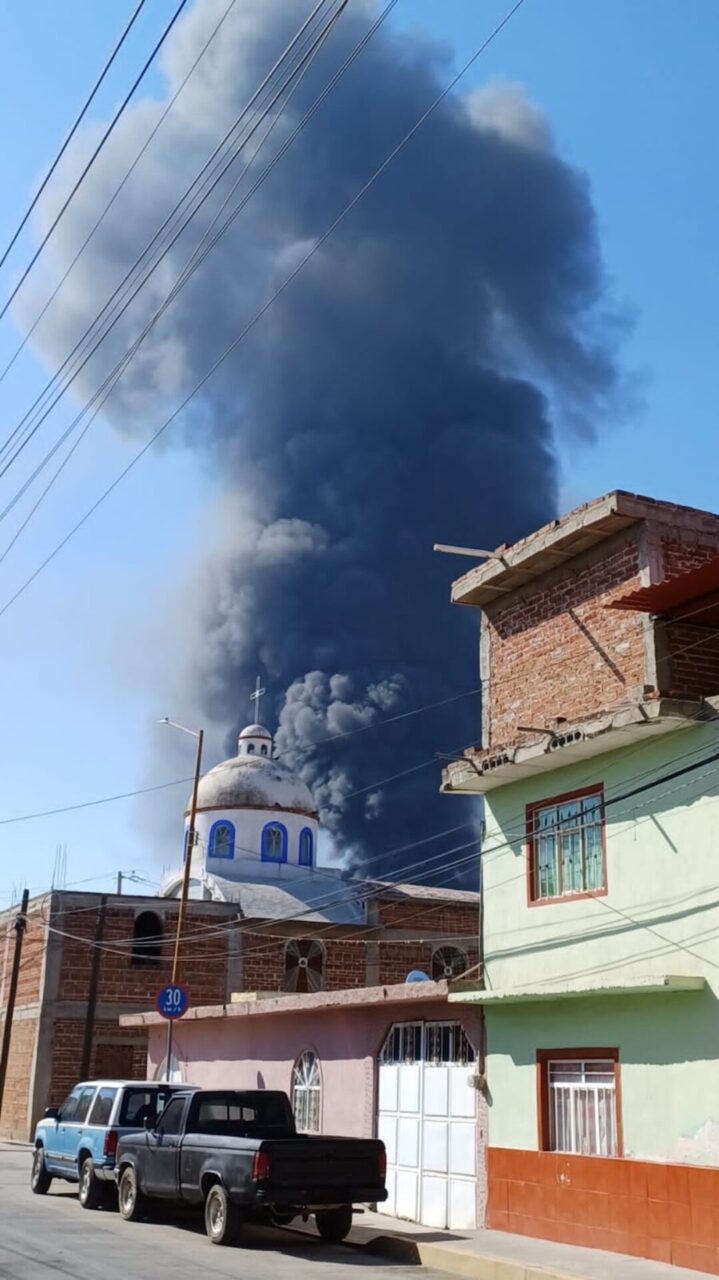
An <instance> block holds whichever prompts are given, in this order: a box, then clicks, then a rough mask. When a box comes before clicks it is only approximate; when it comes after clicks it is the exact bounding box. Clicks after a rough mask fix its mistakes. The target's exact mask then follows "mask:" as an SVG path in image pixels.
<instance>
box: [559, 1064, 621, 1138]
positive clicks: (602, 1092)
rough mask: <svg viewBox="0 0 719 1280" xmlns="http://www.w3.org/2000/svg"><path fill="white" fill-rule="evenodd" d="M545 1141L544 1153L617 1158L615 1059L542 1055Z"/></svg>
mask: <svg viewBox="0 0 719 1280" xmlns="http://www.w3.org/2000/svg"><path fill="white" fill-rule="evenodd" d="M541 1069H542V1071H543V1073H544V1079H543V1082H542V1083H543V1093H544V1098H545V1116H544V1127H545V1133H544V1135H543V1136H544V1141H543V1144H542V1145H543V1147H544V1149H545V1150H547V1151H565V1152H568V1153H570V1154H572V1155H582V1156H616V1155H619V1154H620V1153H619V1149H618V1148H619V1143H618V1122H617V1085H616V1071H617V1064H616V1060H615V1059H614V1058H556V1059H554V1058H552V1057H551V1056H549V1055H548V1054H547V1056H546V1057H545V1056H544V1055H543V1061H542V1063H541Z"/></svg>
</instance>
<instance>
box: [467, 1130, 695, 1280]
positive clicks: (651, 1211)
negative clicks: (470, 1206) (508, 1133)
mask: <svg viewBox="0 0 719 1280" xmlns="http://www.w3.org/2000/svg"><path fill="white" fill-rule="evenodd" d="M487 1159H488V1174H489V1199H488V1204H487V1226H488V1227H491V1228H492V1229H493V1230H495V1231H512V1232H515V1233H516V1234H518V1235H524V1236H539V1237H541V1238H542V1239H544V1240H557V1241H561V1242H562V1243H564V1244H578V1245H588V1246H589V1247H590V1248H594V1249H609V1250H611V1251H612V1252H614V1253H629V1254H633V1255H634V1256H635V1257H639V1258H653V1259H655V1260H656V1261H658V1262H671V1263H674V1265H675V1266H678V1267H694V1268H695V1270H697V1271H707V1272H709V1273H710V1274H712V1275H719V1169H707V1168H702V1167H700V1166H698V1165H677V1164H654V1163H650V1162H648V1161H641V1160H605V1159H603V1158H602V1157H599V1156H566V1155H556V1154H554V1153H553V1152H549V1151H512V1150H508V1149H507V1148H501V1147H490V1148H489V1150H488V1152H487Z"/></svg>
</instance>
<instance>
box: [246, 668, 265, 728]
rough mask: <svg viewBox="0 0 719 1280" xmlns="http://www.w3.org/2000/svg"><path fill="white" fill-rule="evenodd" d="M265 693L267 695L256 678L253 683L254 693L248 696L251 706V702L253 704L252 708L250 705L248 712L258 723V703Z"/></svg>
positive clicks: (258, 678)
mask: <svg viewBox="0 0 719 1280" xmlns="http://www.w3.org/2000/svg"><path fill="white" fill-rule="evenodd" d="M266 693H267V690H266V689H263V688H262V681H261V680H260V677H259V676H258V677H257V679H256V681H255V691H254V693H251V694H250V704H252V703H253V702H254V704H255V705H254V707H253V706H252V705H250V711H251V713H252V714H253V715H254V717H255V720H257V721H258V722H259V719H260V702H261V701H262V698H263V697H264V695H265V694H266Z"/></svg>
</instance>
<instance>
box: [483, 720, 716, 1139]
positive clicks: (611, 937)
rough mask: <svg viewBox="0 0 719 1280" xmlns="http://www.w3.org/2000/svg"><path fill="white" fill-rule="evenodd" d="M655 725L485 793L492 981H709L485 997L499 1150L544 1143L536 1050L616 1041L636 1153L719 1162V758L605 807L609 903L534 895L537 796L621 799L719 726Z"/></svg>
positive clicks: (679, 762)
mask: <svg viewBox="0 0 719 1280" xmlns="http://www.w3.org/2000/svg"><path fill="white" fill-rule="evenodd" d="M650 732H651V731H648V741H647V743H646V744H644V743H642V744H641V745H640V746H632V747H629V748H626V749H623V750H616V751H613V752H607V753H605V754H603V755H600V756H598V757H596V758H595V759H593V760H585V761H583V762H582V763H581V764H577V765H573V766H570V767H568V768H566V767H565V768H563V769H556V770H554V771H553V772H551V773H547V774H544V775H541V776H538V777H536V778H535V779H533V780H532V781H531V782H522V783H516V784H513V785H511V786H506V787H502V788H500V789H498V790H496V791H492V792H490V793H489V795H488V796H487V798H486V820H487V832H486V839H485V842H484V854H483V870H484V889H485V952H486V960H487V985H488V986H489V987H490V988H492V989H494V990H497V989H501V990H503V991H506V990H508V989H510V990H512V991H519V990H521V989H522V988H525V987H536V986H537V985H539V986H543V985H547V986H555V987H560V988H561V987H565V988H566V987H567V986H573V987H575V988H581V987H582V985H583V984H584V983H585V982H596V981H597V980H601V979H603V978H607V979H614V980H616V981H618V982H627V981H631V978H632V977H633V976H639V975H648V974H659V973H661V974H675V975H697V974H699V975H702V976H704V978H705V979H706V983H707V987H706V989H705V990H704V991H702V992H674V993H662V994H659V995H657V994H653V995H649V994H644V995H627V996H621V995H619V996H612V997H607V996H593V997H572V998H564V999H562V1000H556V999H555V1000H551V999H550V1000H542V1001H538V1002H531V1003H522V1004H508V1005H506V1006H502V1007H501V1008H500V1007H492V1006H488V1008H487V1035H488V1063H487V1066H488V1082H489V1089H490V1094H491V1105H490V1130H489V1133H490V1143H491V1145H492V1146H508V1147H519V1148H533V1149H536V1146H537V1116H536V1065H535V1064H536V1051H537V1049H539V1048H560V1047H568V1048H570V1047H572V1048H573V1047H576V1048H579V1047H582V1046H588V1047H594V1046H597V1047H600V1046H606V1047H612V1048H614V1047H616V1048H618V1049H619V1055H620V1064H621V1081H622V1119H623V1128H624V1146H625V1153H626V1154H627V1155H631V1156H635V1157H637V1158H647V1159H671V1160H675V1159H678V1160H684V1159H686V1160H691V1161H692V1162H694V1161H698V1162H703V1163H712V1164H719V1008H718V1007H717V995H719V803H718V799H717V792H719V765H717V764H716V763H712V764H707V765H706V766H702V767H701V768H700V769H698V770H696V771H694V772H692V773H689V774H686V775H685V776H682V777H679V778H677V779H675V780H673V781H670V782H666V783H662V784H661V785H660V786H659V787H656V788H653V789H651V790H648V791H645V792H643V793H642V794H640V795H638V796H634V797H632V798H628V799H626V800H623V801H621V802H620V803H617V804H610V805H609V806H608V808H607V812H606V820H607V830H606V852H607V887H608V892H607V894H606V896H605V897H597V898H585V899H578V900H575V901H566V902H559V903H556V904H550V905H538V906H529V905H528V903H527V888H526V851H525V818H524V814H525V806H526V805H527V804H528V803H530V802H534V801H537V800H541V799H544V798H546V799H548V800H549V799H551V798H552V797H554V796H557V795H560V794H563V793H565V792H569V791H574V790H576V789H579V788H581V787H585V786H589V785H591V784H593V783H595V782H603V783H604V788H605V796H606V798H608V799H611V798H612V797H613V796H615V795H617V796H619V795H622V794H623V793H624V792H625V791H627V790H630V789H632V788H634V787H636V786H639V785H641V784H643V783H644V782H646V781H648V780H650V779H652V778H657V777H660V776H661V775H663V774H664V773H668V772H671V771H673V770H674V769H680V768H683V767H685V766H686V765H687V764H691V763H693V762H694V761H695V760H697V759H701V758H702V756H703V754H705V753H706V754H709V753H711V751H712V750H719V732H718V731H717V726H715V725H711V724H709V725H705V726H700V727H691V728H689V729H682V730H678V731H676V732H672V733H669V734H667V735H665V736H663V737H661V738H657V739H654V740H652V739H651V738H649V733H650ZM505 844H508V847H506V848H505V847H503V846H504V845H505Z"/></svg>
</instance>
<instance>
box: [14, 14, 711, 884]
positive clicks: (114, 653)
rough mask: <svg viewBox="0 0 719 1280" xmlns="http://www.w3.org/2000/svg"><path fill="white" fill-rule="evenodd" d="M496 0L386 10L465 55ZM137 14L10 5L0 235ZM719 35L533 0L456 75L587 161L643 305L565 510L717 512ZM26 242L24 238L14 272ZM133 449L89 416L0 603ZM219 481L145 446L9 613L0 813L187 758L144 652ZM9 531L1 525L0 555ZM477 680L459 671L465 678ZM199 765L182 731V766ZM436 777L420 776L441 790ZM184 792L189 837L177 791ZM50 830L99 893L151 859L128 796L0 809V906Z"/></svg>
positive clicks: (573, 476) (145, 780) (121, 84)
mask: <svg viewBox="0 0 719 1280" xmlns="http://www.w3.org/2000/svg"><path fill="white" fill-rule="evenodd" d="M174 7H175V0H172V2H170V0H152V4H151V5H149V6H148V10H149V12H148V14H146V15H143V19H142V21H141V22H140V23H138V27H137V30H136V32H135V33H134V35H133V37H132V39H131V40H130V41H129V42H128V45H127V47H126V49H125V50H124V51H123V56H122V58H121V60H120V61H119V64H118V66H117V68H116V73H115V74H113V76H112V77H111V79H110V82H109V83H108V84H107V85H106V86H105V87H104V89H103V92H102V93H101V95H100V97H99V101H98V103H97V115H99V116H101V117H102V118H107V116H108V115H109V114H110V113H111V111H112V109H113V107H114V106H115V104H116V103H117V101H118V99H119V97H120V95H121V93H122V92H123V91H124V88H125V86H126V85H127V83H128V81H129V78H130V76H131V75H132V74H134V72H135V70H136V69H137V67H138V66H139V65H140V63H141V61H142V60H143V58H144V56H145V53H146V51H147V50H148V49H149V47H150V46H151V44H152V43H153V42H154V39H156V37H157V34H158V33H159V31H160V30H161V29H162V27H163V25H164V23H165V22H166V20H167V18H168V16H169V15H170V13H171V12H172V10H173V9H174ZM505 8H506V5H505V4H500V3H497V0H483V2H482V3H477V0H446V3H444V4H437V3H436V0H400V2H399V4H398V5H397V8H396V10H395V13H394V16H393V20H394V22H395V25H396V26H397V27H398V28H400V29H405V30H406V29H412V28H418V29H421V30H424V31H426V32H428V33H429V34H431V35H432V36H433V37H434V38H436V39H440V40H442V41H444V42H445V43H447V44H448V45H449V46H450V47H451V49H452V51H453V56H454V59H455V62H456V64H457V65H461V63H462V62H463V61H464V60H465V59H466V58H467V57H468V56H469V54H470V53H471V51H472V50H473V48H474V47H475V46H476V45H477V44H479V43H480V41H481V39H482V38H483V36H484V35H485V34H486V33H487V32H488V31H489V30H490V29H491V28H492V26H493V25H494V23H495V22H496V20H497V19H498V17H499V16H500V15H501V14H502V13H503V12H504V9H505ZM129 9H130V5H129V2H126V0H122V2H121V0H106V3H104V4H102V5H98V4H97V3H96V0H66V3H64V4H62V5H59V4H57V0H33V4H32V5H11V6H6V7H5V10H4V12H3V15H2V18H0V36H1V38H0V83H1V84H2V85H3V90H4V92H3V108H2V111H0V154H1V155H2V158H3V182H2V184H1V187H0V242H2V243H3V244H4V243H5V242H6V241H7V239H8V237H9V234H10V233H11V232H12V230H13V229H14V227H15V225H16V223H17V221H18V218H19V216H20V215H21V213H22V212H23V211H24V208H25V205H26V203H27V199H28V195H29V193H30V192H31V190H32V188H33V184H34V183H35V182H36V180H37V177H38V175H39V174H41V173H42V172H43V171H44V169H45V168H46V166H47V165H48V163H49V162H50V160H51V159H52V157H53V156H54V154H55V151H56V149H57V147H58V145H59V142H60V141H61V139H62V137H63V136H64V132H65V131H66V129H67V127H68V126H69V123H70V122H71V120H72V119H73V118H74V115H75V113H76V111H77V109H78V106H79V104H80V102H81V101H82V99H83V98H84V96H85V94H86V92H87V89H88V87H89V84H90V83H91V81H92V79H93V78H94V76H95V75H96V74H97V70H98V69H99V67H100V66H101V65H102V63H103V62H104V59H105V57H106V55H107V52H108V50H109V48H110V47H111V45H112V43H113V42H114V40H115V38H116V36H117V33H118V31H119V30H120V29H121V27H122V25H123V24H124V21H125V20H126V17H127V14H128V12H129ZM718 42H719V8H717V6H716V4H715V3H714V0H694V2H693V3H692V5H691V6H690V7H689V8H687V7H686V6H680V5H679V3H678V0H633V2H632V4H631V5H627V4H626V3H625V0H583V3H582V4H581V5H578V4H577V3H576V0H526V3H525V4H524V6H523V8H522V10H521V11H520V12H519V13H518V14H517V16H516V18H515V19H514V20H513V21H512V23H511V24H510V25H509V26H508V27H507V29H506V30H505V32H504V33H503V34H502V35H501V37H500V38H499V39H498V40H497V41H496V42H495V43H494V44H493V45H492V47H491V49H490V50H489V51H488V52H487V54H486V55H485V56H484V57H483V58H482V59H481V60H480V61H479V62H478V63H477V64H476V66H475V67H474V68H473V70H472V72H471V73H470V75H469V76H468V77H467V80H466V82H465V83H466V84H467V86H471V85H472V84H478V83H483V82H484V81H486V80H487V79H489V78H491V77H493V76H494V77H496V76H499V77H503V78H506V79H510V80H514V81H519V82H521V83H522V84H523V85H524V86H525V87H526V89H527V91H528V92H529V94H530V96H531V97H532V98H533V99H534V100H535V102H536V103H537V104H538V106H539V107H540V108H541V109H542V111H543V112H544V113H545V115H546V117H547V119H548V122H549V124H550V127H551V129H552V131H553V133H554V136H555V138H556V140H557V143H558V146H559V149H560V151H561V153H562V154H563V155H564V156H565V157H566V158H568V159H569V160H571V161H572V162H573V163H574V164H576V165H578V166H579V167H581V168H582V169H583V170H584V171H585V172H586V173H587V175H588V178H589V181H590V183H591V189H592V194H593V199H594V204H595V207H596V210H597V216H598V222H599V230H600V235H601V240H602V245H603V252H604V258H605V263H606V269H607V274H608V277H609V280H610V282H611V289H612V293H613V296H614V298H615V300H616V301H617V302H618V304H619V305H620V306H621V307H623V308H625V309H626V311H627V313H628V314H629V315H631V317H632V327H631V329H630V331H629V333H628V334H627V336H626V338H625V340H624V344H623V357H622V363H623V367H624V369H625V370H626V372H627V375H628V376H629V377H631V378H633V379H635V380H636V386H637V394H636V397H635V401H634V408H633V409H632V411H631V414H630V415H627V416H626V417H625V419H624V420H622V421H617V422H616V423H615V424H610V425H609V426H605V427H603V429H602V433H601V438H600V440H599V442H598V443H595V444H588V443H586V442H585V443H582V442H579V441H576V440H570V439H568V438H567V439H562V440H560V441H559V442H558V448H559V454H560V458H561V464H562V485H563V505H564V506H571V505H574V504H575V503H576V502H580V501H583V500H584V499H586V498H589V497H591V496H593V495H595V494H597V493H600V492H603V491H605V490H608V489H612V488H617V487H621V488H626V489H630V490H635V491H639V492H644V493H650V494H653V495H655V496H657V497H662V498H668V499H673V500H676V501H681V502H685V503H691V504H695V505H698V506H704V507H708V508H712V507H716V506H717V500H716V497H715V459H716V446H715V440H716V425H715V416H716V408H715V406H716V405H717V403H718V402H719V362H718V361H717V359H716V347H717V320H716V303H715V288H714V282H715V281H716V279H717V275H718V268H719V237H718V236H717V231H716V228H717V225H719V219H718V217H717V215H718V213H719V209H718V208H717V206H718V204H719V177H718V176H717V173H716V166H715V164H714V158H713V150H714V148H713V145H710V141H709V140H710V139H711V142H712V143H713V133H714V128H713V121H714V119H715V116H716V94H717V90H716V85H715V66H714V54H715V51H716V48H717V44H718ZM161 89H162V85H161V82H160V80H159V79H158V78H157V76H156V77H155V78H154V79H152V78H151V79H150V80H149V81H148V83H147V91H149V92H154V93H160V92H161ZM31 247H32V240H31V238H25V239H24V240H23V242H22V243H21V245H20V246H19V247H18V251H17V253H16V255H15V257H14V258H13V269H17V268H19V266H20V265H21V264H22V263H23V262H24V261H25V260H26V259H27V255H28V254H29V252H30V251H31ZM11 280H12V270H11V272H10V273H8V272H7V271H6V272H5V273H3V274H2V275H1V276H0V281H1V282H2V285H1V287H2V293H3V296H4V294H5V291H6V290H7V288H8V285H9V283H10V282H11ZM17 341H18V334H17V331H16V330H15V329H14V328H13V325H12V323H11V322H9V321H8V320H7V319H6V320H5V321H3V322H0V361H2V366H3V367H4V364H5V361H6V360H7V359H8V358H9V356H10V355H11V354H12V352H13V350H14V347H15V345H16V344H17ZM43 372H44V371H43V370H42V369H41V368H40V366H39V365H38V363H37V362H36V360H35V359H34V357H33V356H32V355H31V354H27V353H26V354H24V355H23V357H22V358H21V359H20V360H19V361H18V362H17V365H16V366H15V367H14V369H13V370H12V372H11V374H9V375H8V376H7V378H6V379H5V380H4V382H3V383H2V384H0V406H1V411H2V421H3V424H5V425H4V427H3V434H4V433H5V431H6V430H7V428H8V426H10V425H12V424H13V422H14V421H15V420H16V419H17V417H18V416H19V415H20V413H21V412H23V411H24V410H25V408H26V407H27V406H28V404H29V402H30V401H31V400H32V398H33V397H34V395H35V394H36V393H37V391H38V390H39V389H40V387H41V385H42V378H43ZM129 457H130V446H129V445H128V444H127V443H126V442H124V441H122V440H120V439H119V438H118V437H117V435H116V434H115V433H113V432H111V431H109V430H107V429H106V428H104V426H103V424H102V423H98V424H97V427H96V428H95V429H93V431H91V433H90V435H89V436H88V439H87V442H86V444H85V445H84V446H83V448H82V450H81V451H80V453H79V455H78V457H77V459H76V464H75V465H74V466H73V468H72V469H69V470H68V473H67V476H66V477H65V478H64V480H63V483H62V484H61V485H58V487H57V491H56V492H55V493H54V494H53V497H52V500H50V501H48V502H47V504H46V505H45V506H44V508H43V510H42V514H41V515H40V516H39V518H38V519H37V521H35V522H34V523H33V525H32V527H31V529H30V530H29V531H28V536H27V538H26V539H24V540H23V541H22V542H21V543H19V545H18V547H17V549H16V551H15V552H13V553H11V554H10V555H9V556H8V558H7V560H6V561H5V562H3V563H1V564H0V607H2V604H3V603H4V601H5V600H6V599H7V598H8V597H9V596H10V595H12V593H13V591H14V590H15V588H16V587H17V586H18V585H19V584H20V583H21V582H22V581H23V580H24V578H25V577H26V576H27V575H28V573H29V572H31V571H32V570H33V569H34V568H35V566H36V565H37V563H38V562H39V561H40V560H42V559H43V558H44V556H45V555H46V554H47V552H48V550H49V549H50V548H51V547H52V545H54V542H55V541H56V540H57V538H58V537H59V536H61V535H62V533H64V531H65V530H66V528H67V526H68V525H69V523H71V522H72V520H73V519H74V518H77V515H79V514H81V512H82V511H84V509H85V507H86V506H88V505H89V504H90V503H91V502H92V501H93V500H94V498H95V497H96V496H97V495H98V493H99V492H100V490H101V489H102V487H103V486H104V484H106V483H108V482H109V480H111V479H112V478H113V477H114V475H115V473H116V472H117V471H118V470H119V469H120V468H121V466H122V465H124V463H125V462H126V461H127V460H129ZM3 492H4V491H3ZM0 496H2V494H1V493H0ZM212 497H213V494H212V491H211V489H210V487H209V484H208V481H207V480H206V478H205V477H203V475H202V474H198V472H197V469H196V466H195V464H194V463H193V461H192V460H191V459H188V458H187V457H186V456H183V455H182V454H180V453H174V452H163V453H160V454H158V456H152V455H150V456H148V457H147V458H146V459H145V460H144V462H143V463H142V465H141V466H140V467H139V468H138V469H137V470H136V471H135V472H134V473H133V475H132V476H131V477H130V478H129V479H128V481H127V482H126V483H125V484H124V485H123V486H122V488H121V489H120V490H119V491H118V493H117V494H116V495H115V496H113V497H112V498H111V499H110V500H109V501H108V502H107V503H106V504H105V505H104V507H103V508H102V509H101V510H100V511H99V512H98V514H97V515H96V516H95V517H94V518H93V520H92V521H90V522H89V523H88V525H87V526H86V528H85V529H84V530H83V531H82V532H81V533H80V534H79V535H78V537H77V538H76V539H75V540H74V541H73V542H72V544H71V545H70V546H69V547H68V548H67V550H66V551H65V552H63V553H62V554H61V555H60V556H59V557H58V558H57V560H56V561H55V562H54V563H53V564H52V565H51V566H50V567H49V568H48V569H47V570H46V571H45V572H44V573H43V574H42V575H41V577H40V578H39V579H38V581H37V582H36V583H35V584H33V586H32V587H30V588H29V590H28V591H27V592H26V593H25V594H24V595H23V597H22V598H21V599H20V600H18V601H17V602H16V604H15V605H14V606H13V607H12V608H11V609H10V610H9V611H8V612H7V613H6V614H5V615H4V616H2V617H0V652H1V654H2V673H3V696H2V708H3V734H2V749H1V750H2V776H3V781H4V786H3V788H2V792H1V798H0V820H2V819H7V818H12V817H14V816H17V815H22V814H26V813H32V812H35V811H37V810H42V809H50V808H55V807H59V806H62V805H65V804H72V803H75V802H80V801H85V800H91V799H94V798H95V797H101V796H106V795H112V794H115V793H117V792H124V791H129V790H132V789H133V788H135V787H143V786H151V785H153V784H155V783H161V782H165V781H168V780H169V779H171V778H175V777H177V776H181V773H182V772H183V771H185V770H183V768H182V759H183V757H182V746H183V742H184V740H183V741H181V742H180V743H179V744H173V745H172V747H171V748H170V746H169V745H168V756H167V766H166V768H165V769H164V771H162V772H159V770H160V765H159V764H158V762H157V757H153V759H154V761H155V762H154V764H153V765H152V771H151V772H150V766H149V765H148V759H149V756H148V752H147V742H148V734H151V733H153V732H156V733H158V734H162V733H163V732H165V731H163V730H162V729H160V728H157V727H154V722H155V721H156V720H157V719H158V717H160V716H163V715H165V714H169V715H178V714H180V709H178V708H176V707H167V706H165V705H164V703H163V702H161V701H159V695H158V692H157V688H156V687H155V677H156V675H157V673H158V671H159V668H160V665H161V663H162V653H161V652H153V651H152V648H153V639H152V637H153V634H157V631H156V628H155V625H154V624H155V623H156V622H157V620H158V619H160V620H161V618H162V615H163V611H165V610H168V609H169V608H170V607H171V604H172V602H173V601H174V599H175V593H176V591H177V588H178V583H179V574H178V566H179V565H182V564H184V563H185V562H186V560H187V558H188V557H190V556H191V555H192V554H193V550H194V549H195V548H196V546H197V545H198V541H199V542H200V543H201V541H202V529H203V525H204V522H206V521H207V519H208V513H209V511H210V508H211V502H212ZM428 541H429V542H431V541H432V531H428ZM4 545H5V543H4V541H3V540H2V539H0V555H1V554H2V550H3V548H4ZM188 603H189V604H190V605H191V602H188ZM474 674H475V673H474V672H467V681H466V687H467V688H469V687H470V686H471V684H472V683H473V680H474ZM191 758H192V743H191V741H190V739H187V768H186V772H187V773H189V772H190V771H191ZM211 763H214V761H211ZM178 768H179V769H180V774H178ZM434 782H435V780H433V779H430V777H429V776H428V779H427V785H434ZM177 796H178V836H179V833H180V809H181V805H182V800H183V798H184V790H183V788H182V787H180V788H179V790H178V792H177ZM396 803H401V783H399V784H397V793H396ZM58 844H66V845H67V851H68V881H70V882H75V881H80V880H85V879H86V878H87V879H90V878H92V882H91V883H90V884H89V885H88V887H95V888H104V887H110V886H111V884H112V882H113V880H114V875H115V873H116V871H117V870H118V869H121V868H122V869H125V870H129V869H131V868H137V869H141V870H142V869H144V872H145V874H147V875H148V876H149V877H150V878H157V876H158V875H159V869H160V868H159V864H158V861H157V860H156V859H155V858H154V857H153V853H152V849H151V848H150V847H149V842H148V841H147V839H143V833H142V830H141V828H140V826H139V825H138V821H137V809H136V806H135V805H134V804H133V802H131V801H126V802H119V803H115V804H111V805H106V806H101V807H98V808H90V809H87V810H84V811H80V812H75V813H67V814H64V815H59V816H53V817H48V818H43V819H40V820H35V821H31V822H19V823H12V824H6V825H0V854H1V859H2V860H1V862H0V895H2V896H0V905H2V904H3V903H5V902H7V901H9V899H10V895H11V893H12V891H13V887H14V886H20V885H21V884H23V883H29V884H30V885H31V887H33V888H35V887H38V888H39V887H42V886H44V885H46V884H47V883H48V881H49V876H50V873H51V869H52V864H53V861H54V858H55V849H56V846H57V845H58Z"/></svg>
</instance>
